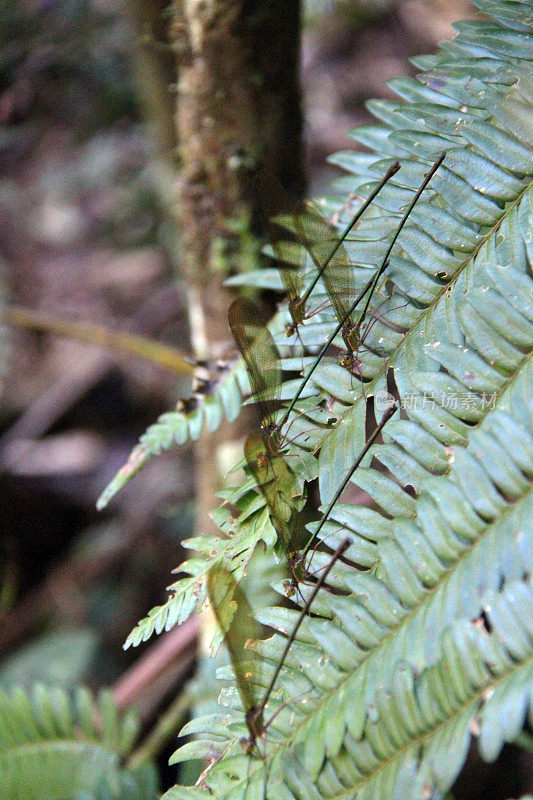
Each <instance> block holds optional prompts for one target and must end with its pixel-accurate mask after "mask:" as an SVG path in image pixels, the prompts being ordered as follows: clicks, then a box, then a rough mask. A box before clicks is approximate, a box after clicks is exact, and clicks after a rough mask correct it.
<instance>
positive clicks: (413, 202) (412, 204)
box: [361, 152, 446, 319]
mask: <svg viewBox="0 0 533 800" xmlns="http://www.w3.org/2000/svg"><path fill="white" fill-rule="evenodd" d="M445 158H446V153H445V152H443V153H441V154H440V156H439V157H438V159H437V160H436V161H435V163H434V164H433V166H432V167H431V169H430V170H429V172H428V173H427V175H426V176H425V178H424V180H423V181H422V183H421V185H420V187H419V189H418V191H417V193H416V194H415V196H414V197H413V199H412V200H411V202H410V203H409V207H408V209H407V211H406V212H405V214H404V215H403V218H402V221H401V222H400V224H399V225H398V228H397V229H396V232H395V234H394V236H393V237H392V241H391V243H390V245H389V247H388V250H387V252H386V253H385V261H388V260H389V258H390V254H391V252H392V248H393V247H394V245H395V244H396V241H397V239H398V236H399V235H400V233H401V232H402V228H403V226H404V225H405V223H406V222H407V220H408V218H409V215H410V213H411V211H412V210H413V208H414V207H415V205H416V204H417V203H418V200H419V199H420V195H421V194H422V192H423V191H424V189H425V188H426V186H427V185H428V183H429V182H430V180H431V179H432V177H433V175H434V174H435V173H436V171H437V170H438V168H439V167H440V165H441V164H442V162H443V161H444V159H445ZM380 277H381V276H380V275H376V278H375V279H374V280H375V282H376V285H377V282H378V280H379V278H380ZM372 294H373V290H372V292H370V295H369V296H368V299H367V301H366V303H365V306H364V308H363V312H362V314H361V319H364V318H365V314H366V312H367V311H368V306H369V305H370V301H371V299H372Z"/></svg>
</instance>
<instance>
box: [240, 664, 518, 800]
mask: <svg viewBox="0 0 533 800" xmlns="http://www.w3.org/2000/svg"><path fill="white" fill-rule="evenodd" d="M360 663H363V662H360ZM530 663H531V665H532V666H533V654H532V655H531V656H529V658H527V659H526V660H525V661H515V662H512V663H511V666H512V669H511V668H509V670H507V671H505V672H504V673H502V674H501V675H499V676H498V677H497V678H496V679H494V680H492V681H491V682H490V683H486V684H485V685H484V686H481V687H480V688H479V689H477V690H476V691H475V692H474V693H473V695H472V696H471V697H470V699H469V700H468V701H465V702H464V703H463V704H462V705H461V704H459V705H458V706H457V707H456V708H455V710H454V713H453V714H450V715H448V716H447V717H446V719H444V720H442V722H440V723H438V724H437V725H434V726H433V727H432V728H428V729H427V730H426V731H424V733H422V734H419V735H418V736H414V737H411V738H410V739H409V740H408V741H407V742H405V744H403V745H401V746H400V747H398V748H397V749H396V750H395V751H394V753H393V754H392V755H391V756H390V757H389V758H386V759H384V760H382V761H380V762H379V766H378V767H377V768H376V769H374V770H373V771H372V772H369V773H368V775H366V776H365V777H364V778H362V779H361V780H360V781H358V782H357V784H355V785H354V786H351V787H349V788H347V789H345V790H344V791H343V792H340V793H338V794H334V795H329V796H328V800H342V798H344V797H350V798H353V791H354V789H357V790H360V789H361V788H362V787H364V786H365V785H366V784H367V783H369V782H370V781H372V780H375V778H376V776H377V775H378V774H379V773H380V772H381V770H383V769H387V767H389V766H390V765H391V764H393V763H394V762H395V761H396V760H397V759H398V758H401V757H402V755H403V754H404V753H406V752H408V751H409V750H411V749H412V748H413V747H414V746H416V745H417V744H423V742H425V741H426V740H428V739H430V738H431V737H432V736H434V735H435V734H436V733H438V731H439V730H440V729H441V728H443V727H444V726H445V725H447V724H448V723H449V722H450V720H452V719H453V718H454V717H457V716H459V715H460V714H462V713H463V712H465V711H466V710H467V709H468V708H469V707H473V706H475V705H476V704H477V703H479V701H480V700H482V699H483V697H484V695H486V692H487V689H489V688H492V689H496V688H497V687H498V685H499V684H500V683H501V682H502V681H504V680H507V679H508V678H509V677H510V676H512V674H513V673H516V672H518V670H522V669H524V668H527V667H528V665H529V664H530ZM333 691H336V690H333ZM300 727H301V725H298V726H296V729H298V728H300ZM236 738H237V737H235V739H234V740H233V741H236ZM291 738H293V737H291ZM286 746H287V740H286V739H283V740H282V741H281V742H280V744H279V745H278V746H276V748H275V751H274V752H276V751H278V750H279V749H281V748H285V747H286ZM273 758H274V755H272V756H269V757H268V760H273ZM258 768H260V767H259V765H258ZM250 774H251V773H250ZM250 774H249V775H248V776H247V778H246V782H247V781H249V779H250ZM240 785H244V786H246V783H245V782H241V784H240ZM234 790H235V784H233V785H232V787H231V789H230V791H231V793H232V794H233V792H234Z"/></svg>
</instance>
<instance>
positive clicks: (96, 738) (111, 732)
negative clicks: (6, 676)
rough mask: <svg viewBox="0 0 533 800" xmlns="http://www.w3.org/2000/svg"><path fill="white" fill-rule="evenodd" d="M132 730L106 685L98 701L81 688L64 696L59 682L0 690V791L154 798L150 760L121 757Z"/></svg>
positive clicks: (1, 794) (15, 799) (6, 797)
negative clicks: (133, 763) (132, 764)
mask: <svg viewBox="0 0 533 800" xmlns="http://www.w3.org/2000/svg"><path fill="white" fill-rule="evenodd" d="M137 733H138V723H137V720H136V718H135V716H134V715H132V714H126V715H119V712H118V710H117V707H116V705H115V703H114V701H113V698H112V696H111V693H110V692H101V693H100V696H99V700H98V702H95V700H94V699H93V697H92V696H91V694H90V693H89V692H88V691H87V690H84V689H79V690H78V691H77V693H76V696H75V698H74V699H73V700H71V699H70V698H69V697H68V695H67V694H66V693H65V692H64V691H63V690H62V689H59V688H46V687H44V686H41V685H37V686H35V687H34V689H33V691H32V692H31V694H28V693H27V692H26V691H25V690H23V689H13V690H11V691H10V692H9V693H7V694H6V693H4V692H0V798H2V800H19V799H20V800H48V799H49V798H56V797H75V796H79V797H82V796H83V798H86V799H87V800H99V798H104V797H105V798H106V800H126V798H137V799H138V800H155V798H156V797H157V796H158V793H157V779H156V775H155V773H154V771H153V769H152V767H151V766H150V765H148V766H146V767H143V768H142V769H140V770H136V771H130V770H127V769H125V768H124V767H123V766H122V764H121V759H122V758H123V757H124V756H126V755H127V754H128V753H129V752H130V750H131V747H132V745H133V742H134V740H135V738H136V736H137Z"/></svg>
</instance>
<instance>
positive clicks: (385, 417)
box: [302, 403, 398, 556]
mask: <svg viewBox="0 0 533 800" xmlns="http://www.w3.org/2000/svg"><path fill="white" fill-rule="evenodd" d="M397 410H398V406H397V404H396V403H393V404H392V405H391V406H390V408H388V409H387V410H386V412H385V413H384V415H383V419H382V420H381V422H380V423H379V425H378V426H377V428H376V430H375V431H374V432H373V433H372V434H371V435H370V436H369V438H368V441H367V443H366V444H365V446H364V447H363V449H362V450H361V452H360V453H359V455H358V456H357V459H356V460H355V462H354V464H353V465H352V467H351V468H350V471H349V472H348V473H347V475H346V477H345V478H344V480H343V482H342V483H341V485H340V486H339V488H338V489H337V491H336V492H335V496H334V497H333V500H332V501H331V502H330V504H329V505H328V507H327V508H326V510H325V512H324V514H323V515H322V518H321V520H320V522H319V523H318V526H317V529H316V531H315V532H314V533H313V535H312V536H311V538H310V539H309V541H308V542H307V544H306V545H305V547H304V549H303V550H302V555H303V556H305V554H306V553H307V551H308V550H309V548H310V547H311V545H312V544H313V542H314V541H315V539H316V538H317V536H318V534H319V533H320V531H321V530H322V528H323V527H324V523H325V522H327V520H328V517H329V515H330V514H331V511H332V510H333V507H334V505H335V503H336V502H337V501H338V499H339V497H340V496H341V494H342V493H343V492H344V490H345V489H346V487H347V485H348V483H349V481H350V479H351V477H352V475H353V474H354V472H355V471H356V469H357V468H358V467H359V465H360V464H361V461H362V460H363V458H364V457H365V456H366V454H367V453H368V451H369V450H370V448H371V447H372V445H373V444H374V442H375V441H376V439H377V437H378V436H379V434H380V433H381V431H382V430H383V428H384V427H385V425H386V424H387V422H388V421H389V419H390V418H391V417H392V415H393V414H395V413H396V411H397Z"/></svg>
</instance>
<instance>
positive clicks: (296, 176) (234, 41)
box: [171, 0, 302, 532]
mask: <svg viewBox="0 0 533 800" xmlns="http://www.w3.org/2000/svg"><path fill="white" fill-rule="evenodd" d="M172 12H173V13H172V22H171V41H172V43H173V46H174V48H175V52H176V53H177V54H178V55H179V58H180V64H179V69H178V72H179V80H178V92H177V95H176V98H177V101H176V102H177V104H176V117H175V119H176V126H177V138H178V140H179V166H178V175H177V182H176V203H177V211H178V218H179V221H180V237H181V238H180V241H181V256H182V259H181V265H180V266H181V271H182V275H183V276H184V278H185V282H186V286H187V291H188V294H189V308H190V313H191V339H192V344H193V348H194V350H195V353H196V355H197V357H199V358H212V357H213V356H215V357H216V356H218V355H219V354H220V353H221V352H223V351H224V350H225V348H227V346H228V345H229V344H230V343H231V336H230V333H229V329H228V324H227V309H228V306H229V303H230V301H231V299H232V295H231V294H230V293H229V292H228V291H227V290H226V289H225V288H224V287H223V281H224V279H225V278H226V277H227V275H228V274H229V273H230V272H231V271H232V270H233V269H234V267H235V265H237V264H238V263H239V262H240V261H241V260H242V258H243V253H242V247H243V242H244V241H246V240H247V234H249V231H250V227H251V225H252V220H253V219H254V201H253V190H252V180H253V175H254V174H255V172H256V171H257V170H258V169H259V168H261V167H262V166H266V167H268V168H269V169H271V170H272V171H273V172H274V173H276V174H277V175H278V177H279V178H280V179H281V180H282V182H283V183H284V184H285V185H287V186H288V187H289V188H292V189H293V190H294V189H296V190H300V189H301V187H302V178H301V158H300V153H301V139H300V134H301V117H300V97H299V81H298V67H297V65H298V58H299V3H298V1H297V0H255V1H254V2H252V0H241V1H239V0H181V2H175V3H174V5H173V6H172ZM243 424H244V423H243ZM242 433H243V427H242V424H241V429H240V431H237V432H236V431H235V429H234V430H233V432H232V434H230V433H229V431H228V430H227V428H226V427H224V426H223V427H222V428H221V429H220V430H219V431H217V432H216V433H215V434H205V435H204V436H203V437H202V438H201V440H200V441H199V442H198V445H197V448H196V474H197V476H198V478H197V488H198V517H197V528H198V532H200V531H206V530H208V529H209V526H210V522H209V518H208V513H209V511H210V510H211V509H212V507H213V500H214V493H215V491H216V490H217V489H218V488H219V485H220V476H219V474H218V469H217V464H216V459H214V454H216V453H217V450H218V448H219V447H220V445H221V444H222V443H226V442H227V440H228V439H229V438H230V437H231V436H235V435H239V434H242Z"/></svg>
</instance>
